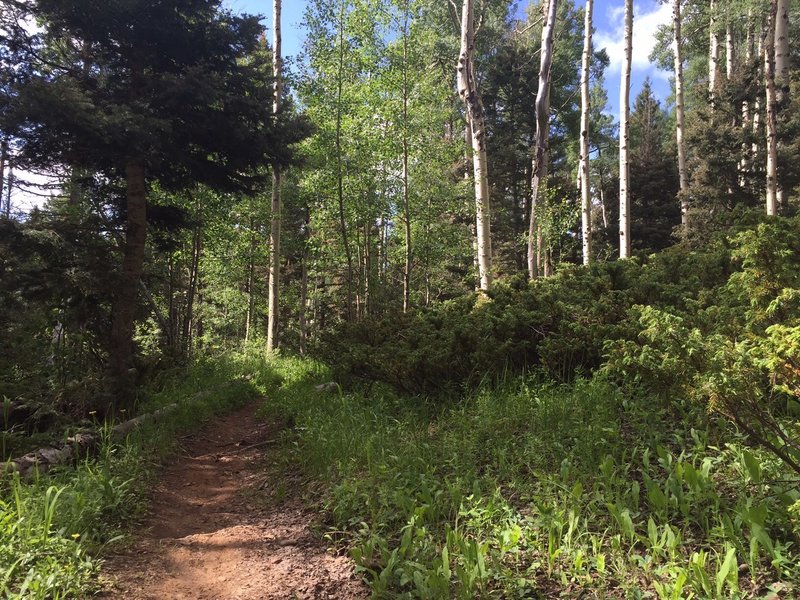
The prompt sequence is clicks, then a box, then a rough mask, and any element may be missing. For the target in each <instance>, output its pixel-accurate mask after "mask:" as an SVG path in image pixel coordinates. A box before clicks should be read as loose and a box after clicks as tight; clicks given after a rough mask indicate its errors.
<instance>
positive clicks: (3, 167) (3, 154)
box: [0, 140, 10, 207]
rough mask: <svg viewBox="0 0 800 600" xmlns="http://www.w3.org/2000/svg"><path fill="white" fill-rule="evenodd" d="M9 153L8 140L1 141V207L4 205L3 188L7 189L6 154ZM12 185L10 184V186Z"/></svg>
mask: <svg viewBox="0 0 800 600" xmlns="http://www.w3.org/2000/svg"><path fill="white" fill-rule="evenodd" d="M7 155H8V142H7V141H6V140H3V141H2V142H0V207H2V205H3V190H5V183H6V180H5V175H6V156H7ZM9 187H10V186H9Z"/></svg>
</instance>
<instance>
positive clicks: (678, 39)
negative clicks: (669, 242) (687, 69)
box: [672, 0, 689, 230]
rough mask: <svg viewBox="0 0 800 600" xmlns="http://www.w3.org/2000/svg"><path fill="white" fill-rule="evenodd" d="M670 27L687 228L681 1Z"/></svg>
mask: <svg viewBox="0 0 800 600" xmlns="http://www.w3.org/2000/svg"><path fill="white" fill-rule="evenodd" d="M672 25H673V30H674V34H675V37H674V39H673V41H672V49H673V54H674V56H675V138H676V142H677V145H678V180H679V181H680V191H681V225H682V226H683V228H684V230H685V229H686V228H687V227H688V226H689V198H688V197H687V194H688V189H689V175H688V172H687V170H686V141H685V140H684V133H685V131H686V118H685V110H684V109H685V104H684V98H683V36H682V33H681V0H673V2H672Z"/></svg>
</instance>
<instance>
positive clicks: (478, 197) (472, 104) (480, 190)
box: [456, 0, 492, 291]
mask: <svg viewBox="0 0 800 600" xmlns="http://www.w3.org/2000/svg"><path fill="white" fill-rule="evenodd" d="M474 53H475V15H474V6H473V0H464V5H463V9H462V12H461V53H460V54H459V57H458V66H457V69H456V72H457V78H458V95H459V96H460V97H461V100H462V101H463V102H464V106H465V108H466V113H467V120H468V121H469V124H470V129H471V134H472V135H471V136H470V137H471V138H472V139H471V142H472V166H473V171H474V177H475V213H476V214H475V226H476V234H477V235H476V238H477V243H478V270H479V277H480V282H481V290H484V291H485V290H487V289H488V288H489V286H490V285H491V283H492V239H491V229H490V208H489V172H488V168H487V167H488V164H487V162H488V161H487V156H486V118H485V114H484V110H483V102H482V101H481V96H480V92H479V91H478V81H477V79H476V77H475V64H474V63H473V55H474Z"/></svg>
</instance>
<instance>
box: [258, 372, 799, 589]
mask: <svg viewBox="0 0 800 600" xmlns="http://www.w3.org/2000/svg"><path fill="white" fill-rule="evenodd" d="M285 368H286V369H287V371H288V374H287V375H286V376H285V377H284V379H283V381H282V386H281V387H280V389H279V390H278V391H277V392H276V393H274V394H272V395H271V396H270V400H269V401H268V402H267V404H266V406H265V408H264V410H265V411H266V412H268V413H270V414H272V415H279V416H282V417H291V419H292V420H293V422H294V423H295V425H296V427H295V429H294V430H293V432H292V433H291V440H290V442H291V443H287V445H286V448H287V449H289V451H290V452H292V453H294V454H295V458H296V461H297V464H299V465H302V468H303V469H304V470H305V472H306V474H307V475H308V476H309V477H311V478H312V480H313V481H315V482H316V485H315V486H314V489H318V490H322V491H321V492H320V498H319V501H320V503H321V504H322V506H323V508H324V514H325V515H326V519H327V521H326V526H327V528H328V531H329V532H330V536H331V539H332V540H333V541H335V542H336V543H338V544H341V545H342V546H343V547H348V548H349V549H350V552H351V553H352V556H353V558H354V559H355V561H356V563H357V565H358V569H359V570H360V572H361V573H362V574H363V575H364V577H365V578H366V579H367V581H368V582H369V583H370V585H371V586H372V590H373V595H374V597H375V598H556V597H566V598H577V597H582V598H632V599H636V598H658V599H663V600H679V599H688V598H767V597H769V598H796V597H798V595H800V567H798V565H800V554H799V553H798V549H800V546H798V543H800V540H799V539H798V538H799V537H800V525H798V521H799V520H800V514H798V512H797V508H798V506H800V505H799V504H798V503H797V501H798V498H800V495H799V494H798V491H797V489H798V488H797V485H798V482H797V480H796V478H794V477H792V476H790V474H789V473H788V472H787V471H786V469H785V467H783V466H782V463H781V462H780V461H779V460H777V459H776V458H774V457H773V455H771V454H769V453H766V452H763V451H760V450H758V449H754V448H752V447H749V446H747V445H745V443H744V438H743V437H742V436H740V435H739V434H738V433H737V432H736V431H735V429H733V427H732V426H731V425H729V424H728V422H727V421H717V420H714V419H713V418H711V417H709V416H708V415H707V414H705V412H704V411H703V410H702V409H699V410H695V409H692V408H691V407H689V408H684V409H683V410H681V411H678V410H675V407H674V406H670V405H669V404H668V403H664V402H662V401H660V400H656V399H654V398H652V397H649V396H647V395H645V394H640V395H638V396H635V395H634V396H632V395H631V394H628V393H626V394H623V392H622V391H620V389H619V388H618V387H617V386H615V385H614V384H613V383H611V382H609V381H607V380H606V379H604V378H603V377H602V376H600V375H599V376H595V377H594V378H592V379H585V378H578V379H576V380H575V381H574V382H572V383H569V384H554V383H548V382H547V381H546V380H545V379H543V378H541V377H535V376H528V377H525V378H521V379H514V380H511V381H506V382H503V383H501V384H499V385H497V384H493V385H492V386H487V387H485V388H484V389H482V390H480V391H478V392H475V393H472V394H469V395H467V396H466V397H464V398H463V399H462V400H460V401H458V402H452V401H449V402H447V403H444V404H443V403H433V402H430V401H426V400H424V399H420V398H409V397H402V396H399V395H397V394H396V393H395V392H393V391H392V390H391V389H390V388H388V387H381V386H379V385H373V386H372V387H371V388H369V389H367V390H365V391H362V392H353V393H347V394H342V393H330V392H328V393H322V392H318V391H316V390H315V389H314V383H317V382H319V381H321V380H324V379H325V376H326V373H325V371H324V370H323V369H321V368H320V367H319V366H318V365H316V364H314V363H311V362H302V361H297V360H290V361H287V363H286V367H285ZM631 398H637V399H635V400H633V399H631Z"/></svg>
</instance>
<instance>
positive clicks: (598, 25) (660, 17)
mask: <svg viewBox="0 0 800 600" xmlns="http://www.w3.org/2000/svg"><path fill="white" fill-rule="evenodd" d="M441 1H442V2H445V1H447V0H441ZM582 2H583V0H575V4H576V5H577V6H581V5H582ZM307 3H308V2H307V0H284V2H283V18H282V20H283V53H284V55H285V56H286V57H287V59H290V58H291V57H295V58H296V57H297V56H298V55H299V54H300V52H301V50H302V47H303V40H304V38H305V32H304V31H303V27H302V22H303V13H304V11H305V7H306V5H307ZM528 3H529V0H517V6H516V10H517V14H518V15H520V16H522V15H523V14H524V11H525V8H526V7H527V5H528ZM225 4H226V5H227V6H228V7H229V8H231V9H232V10H233V11H234V12H246V13H249V14H260V15H266V17H265V19H264V21H263V22H264V24H265V25H266V27H267V28H268V29H269V35H270V36H271V30H272V1H271V0H225ZM623 7H624V3H623V0H595V5H594V24H595V34H594V47H595V49H596V50H599V49H600V48H605V49H606V51H607V52H608V55H609V58H610V59H611V65H610V66H609V68H608V69H607V70H606V77H605V79H606V89H607V91H608V101H609V106H608V112H609V114H611V115H614V117H615V118H616V117H617V115H618V114H619V87H620V86H619V82H620V67H621V65H622V60H623V48H622V45H623V24H622V15H623ZM633 12H634V19H633V23H634V24H633V29H634V33H633V65H632V69H631V101H633V99H634V98H635V97H636V94H637V93H638V92H639V90H640V89H641V86H642V83H643V82H644V80H645V78H646V77H650V79H651V80H652V82H653V89H654V92H655V94H656V96H657V97H658V98H659V99H660V100H662V103H664V101H665V100H666V99H667V98H668V96H669V94H670V85H669V76H670V73H669V72H665V71H660V70H658V69H656V68H655V67H654V66H653V65H651V64H650V62H649V60H648V56H649V55H650V51H651V50H652V48H653V44H654V43H655V33H656V30H657V29H658V27H659V25H662V24H665V23H668V22H669V20H670V18H671V9H670V5H669V4H660V3H659V2H658V1H657V0H638V2H636V1H635V2H634V11H633ZM455 60H456V57H453V69H454V75H455ZM531 101H533V99H531ZM22 176H23V177H25V178H27V179H29V180H32V179H34V177H33V176H32V175H30V174H22ZM36 179H39V178H36ZM41 203H42V199H41V198H37V197H35V196H31V195H28V194H25V193H24V192H22V191H16V192H15V193H14V194H13V195H12V206H13V207H14V208H15V209H22V210H30V208H31V207H32V206H33V205H37V204H41Z"/></svg>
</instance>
